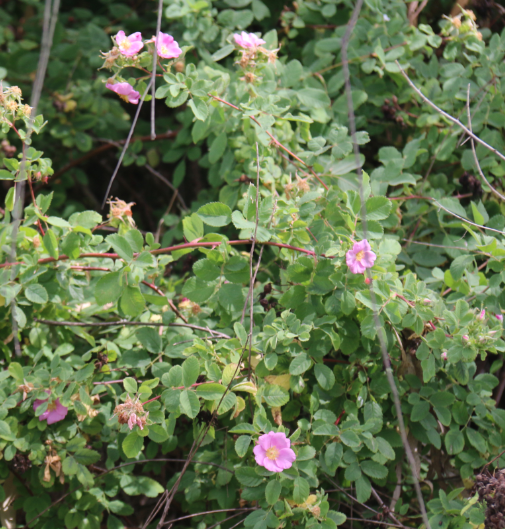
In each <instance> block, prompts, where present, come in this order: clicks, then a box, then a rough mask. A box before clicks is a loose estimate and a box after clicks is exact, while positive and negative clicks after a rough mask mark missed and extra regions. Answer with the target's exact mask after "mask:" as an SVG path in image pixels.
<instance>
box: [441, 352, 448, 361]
mask: <svg viewBox="0 0 505 529" xmlns="http://www.w3.org/2000/svg"><path fill="white" fill-rule="evenodd" d="M440 358H442V360H447V351H444V352H443V353H442V354H441V355H440Z"/></svg>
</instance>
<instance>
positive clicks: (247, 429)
mask: <svg viewBox="0 0 505 529" xmlns="http://www.w3.org/2000/svg"><path fill="white" fill-rule="evenodd" d="M229 433H238V434H241V433H250V434H256V433H258V432H257V430H256V428H254V426H253V425H252V424H247V423H244V422H243V423H240V424H237V426H234V427H233V428H232V429H231V430H229Z"/></svg>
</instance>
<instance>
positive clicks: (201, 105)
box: [188, 97, 209, 121]
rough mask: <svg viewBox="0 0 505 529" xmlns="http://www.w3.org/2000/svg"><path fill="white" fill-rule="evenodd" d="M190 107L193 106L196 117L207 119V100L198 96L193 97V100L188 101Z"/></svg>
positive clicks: (202, 119)
mask: <svg viewBox="0 0 505 529" xmlns="http://www.w3.org/2000/svg"><path fill="white" fill-rule="evenodd" d="M188 107H190V108H191V110H192V111H193V114H194V115H195V118H196V119H198V120H200V121H205V120H206V119H207V116H208V114H209V109H208V107H207V103H205V101H203V100H202V99H199V98H196V97H195V98H194V99H191V101H189V103H188Z"/></svg>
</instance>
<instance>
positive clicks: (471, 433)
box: [466, 428, 487, 454]
mask: <svg viewBox="0 0 505 529" xmlns="http://www.w3.org/2000/svg"><path fill="white" fill-rule="evenodd" d="M466 436H467V437H468V440H469V441H470V444H471V445H472V446H473V447H474V448H475V449H476V450H477V451H478V452H480V453H481V454H485V453H486V452H487V446H486V441H485V440H484V437H482V435H481V434H480V433H479V432H478V431H477V430H474V429H473V428H467V429H466Z"/></svg>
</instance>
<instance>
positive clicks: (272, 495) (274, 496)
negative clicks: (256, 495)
mask: <svg viewBox="0 0 505 529" xmlns="http://www.w3.org/2000/svg"><path fill="white" fill-rule="evenodd" d="M281 490H282V485H281V484H280V482H279V481H277V480H276V479H273V480H272V481H269V482H268V485H267V488H266V489H265V498H266V500H267V503H268V505H275V504H276V503H277V500H278V499H279V496H280V495H281Z"/></svg>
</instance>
